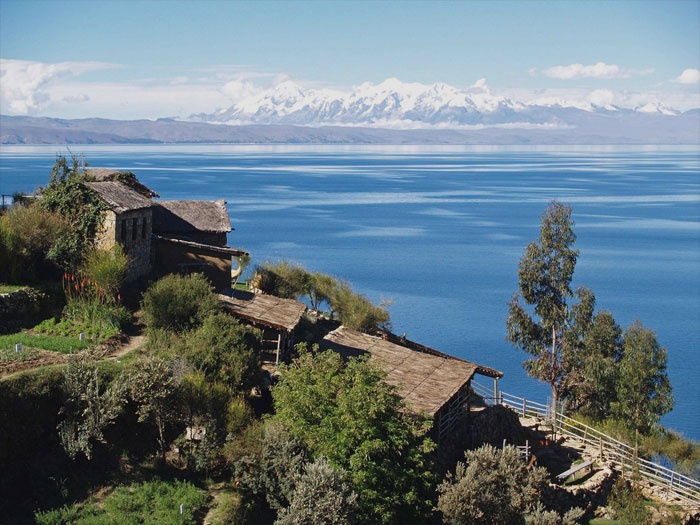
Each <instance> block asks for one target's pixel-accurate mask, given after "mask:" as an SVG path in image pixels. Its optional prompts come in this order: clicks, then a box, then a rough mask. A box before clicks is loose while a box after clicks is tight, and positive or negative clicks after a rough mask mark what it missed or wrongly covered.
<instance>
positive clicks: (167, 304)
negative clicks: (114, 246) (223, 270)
mask: <svg viewBox="0 0 700 525" xmlns="http://www.w3.org/2000/svg"><path fill="white" fill-rule="evenodd" d="M142 307H143V311H144V314H145V321H146V324H147V325H148V326H149V327H150V328H162V329H166V330H174V331H177V332H182V331H185V330H189V329H192V328H196V327H198V326H199V325H201V324H202V322H203V321H204V319H206V318H207V317H209V316H210V315H212V314H214V313H216V312H217V311H218V309H219V300H218V297H217V296H216V294H215V293H214V289H213V287H212V286H211V284H210V283H209V281H208V280H207V279H206V277H204V275H202V274H191V275H185V276H182V275H175V274H171V275H166V276H165V277H163V278H162V279H160V280H158V281H157V282H156V283H155V284H153V285H152V286H151V287H150V288H149V289H148V290H146V292H145V293H144V294H143V301H142Z"/></svg>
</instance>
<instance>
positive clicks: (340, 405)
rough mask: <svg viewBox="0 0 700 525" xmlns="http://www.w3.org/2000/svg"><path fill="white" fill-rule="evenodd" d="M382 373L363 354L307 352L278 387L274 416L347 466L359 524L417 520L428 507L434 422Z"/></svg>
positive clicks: (313, 448) (314, 450) (318, 450)
mask: <svg viewBox="0 0 700 525" xmlns="http://www.w3.org/2000/svg"><path fill="white" fill-rule="evenodd" d="M384 377H385V373H384V372H383V371H382V370H381V369H380V368H378V367H377V366H376V365H374V364H372V363H370V362H368V361H367V360H366V359H357V358H351V359H350V360H349V361H348V362H347V364H346V363H344V362H343V360H342V358H341V357H340V356H339V355H338V354H337V353H335V352H332V351H327V352H323V353H316V354H313V353H311V352H308V351H307V352H303V351H302V353H301V355H300V357H299V358H298V359H296V360H295V361H294V362H292V364H291V365H289V366H285V367H284V369H283V371H282V376H281V380H280V383H279V384H278V385H277V387H275V389H274V390H273V394H272V395H273V399H274V404H275V410H276V415H275V416H274V420H276V421H278V422H279V423H280V424H282V425H283V426H284V427H285V428H287V429H288V430H289V432H290V433H291V435H292V436H294V437H296V438H298V439H299V440H300V441H301V442H302V443H303V444H304V445H305V447H306V448H307V449H308V450H309V451H310V453H311V454H312V455H313V456H314V457H317V456H319V455H323V456H325V457H326V458H327V459H328V461H329V462H330V464H331V465H333V466H336V467H340V468H343V469H345V470H346V471H347V473H348V477H349V480H350V482H351V486H352V489H353V490H354V491H355V492H356V493H357V495H358V505H359V508H360V516H361V518H362V520H361V521H362V522H364V523H408V522H411V521H414V522H415V521H416V520H420V519H421V518H424V517H426V516H428V515H429V514H430V508H431V502H430V499H431V492H432V481H433V474H432V457H431V452H432V450H433V449H434V446H435V445H434V443H433V442H432V441H431V440H430V439H429V438H427V437H426V432H427V430H428V429H429V427H430V420H429V419H428V418H419V417H418V418H417V417H415V416H413V415H411V414H409V413H408V411H407V410H406V407H405V406H404V404H403V401H402V399H401V397H400V396H399V395H398V394H396V392H395V391H394V389H393V388H392V387H390V386H389V385H387V384H386V383H384V382H383V379H384Z"/></svg>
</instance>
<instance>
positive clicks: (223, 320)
mask: <svg viewBox="0 0 700 525" xmlns="http://www.w3.org/2000/svg"><path fill="white" fill-rule="evenodd" d="M184 352H185V358H186V359H187V361H188V362H189V363H191V364H192V365H194V366H195V367H196V368H198V369H200V370H202V371H203V372H204V373H205V374H206V375H207V377H208V378H209V379H210V380H213V381H221V382H222V383H224V384H226V385H229V386H230V387H231V388H233V389H234V390H236V391H237V392H247V391H249V390H250V389H251V388H252V387H254V386H255V385H257V384H258V382H259V381H258V379H259V376H260V336H259V332H258V331H257V330H256V329H254V328H251V327H248V326H245V325H243V324H241V323H239V322H238V321H237V320H236V319H234V318H233V317H231V316H230V315H228V314H225V313H218V314H215V315H212V316H210V317H207V318H206V319H204V322H203V323H202V325H201V326H200V327H199V328H198V329H197V330H195V331H193V332H191V333H190V334H189V335H188V336H187V342H186V344H185V350H184Z"/></svg>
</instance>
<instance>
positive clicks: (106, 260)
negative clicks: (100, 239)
mask: <svg viewBox="0 0 700 525" xmlns="http://www.w3.org/2000/svg"><path fill="white" fill-rule="evenodd" d="M128 265H129V257H128V255H127V254H126V252H125V251H124V248H122V246H121V245H120V244H117V245H115V246H114V248H112V249H111V250H103V249H94V250H91V251H90V252H88V254H87V255H86V257H85V262H84V263H83V267H82V271H81V272H80V273H81V274H82V275H83V277H84V278H88V279H91V280H92V281H96V282H98V283H99V285H100V286H101V287H102V288H103V289H104V291H105V293H106V294H107V296H109V297H113V296H114V295H115V294H116V293H117V292H118V291H119V289H120V288H121V286H122V283H123V282H124V279H125V278H126V272H127V267H128Z"/></svg>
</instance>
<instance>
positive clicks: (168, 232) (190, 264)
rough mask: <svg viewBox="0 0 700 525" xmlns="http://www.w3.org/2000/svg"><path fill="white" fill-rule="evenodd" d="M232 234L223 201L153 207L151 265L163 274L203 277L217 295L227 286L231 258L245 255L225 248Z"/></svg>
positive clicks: (159, 204)
mask: <svg viewBox="0 0 700 525" xmlns="http://www.w3.org/2000/svg"><path fill="white" fill-rule="evenodd" d="M231 230H232V228H231V222H230V220H229V216H228V210H227V209H226V202H225V201H224V200H223V199H219V200H216V201H194V200H192V201H182V200H178V201H160V202H154V203H153V234H154V235H153V241H154V246H155V261H154V263H155V265H156V267H157V268H158V271H160V272H163V273H195V272H196V273H203V274H204V275H205V276H206V277H207V278H208V279H209V280H210V281H211V282H212V284H213V285H214V288H215V289H216V290H218V291H221V290H224V289H226V288H229V287H230V286H231V257H238V256H241V255H247V252H245V251H243V250H239V249H236V248H231V247H230V246H227V245H226V235H227V233H228V232H230V231H231Z"/></svg>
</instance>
